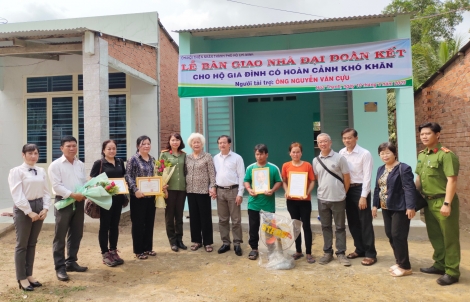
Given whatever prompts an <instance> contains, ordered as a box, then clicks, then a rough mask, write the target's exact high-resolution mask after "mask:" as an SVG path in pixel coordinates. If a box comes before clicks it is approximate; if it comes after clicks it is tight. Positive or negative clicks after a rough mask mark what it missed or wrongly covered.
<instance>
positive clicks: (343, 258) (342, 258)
mask: <svg viewBox="0 0 470 302" xmlns="http://www.w3.org/2000/svg"><path fill="white" fill-rule="evenodd" d="M336 257H337V258H338V261H339V263H340V264H342V265H344V266H351V262H349V260H348V258H346V255H344V254H339V255H336Z"/></svg>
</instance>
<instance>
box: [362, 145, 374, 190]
mask: <svg viewBox="0 0 470 302" xmlns="http://www.w3.org/2000/svg"><path fill="white" fill-rule="evenodd" d="M362 163H363V166H362V171H363V173H364V180H363V181H362V192H361V197H365V198H367V195H369V193H370V181H371V178H372V168H373V165H374V163H373V160H372V155H371V154H370V152H364V158H363V160H362Z"/></svg>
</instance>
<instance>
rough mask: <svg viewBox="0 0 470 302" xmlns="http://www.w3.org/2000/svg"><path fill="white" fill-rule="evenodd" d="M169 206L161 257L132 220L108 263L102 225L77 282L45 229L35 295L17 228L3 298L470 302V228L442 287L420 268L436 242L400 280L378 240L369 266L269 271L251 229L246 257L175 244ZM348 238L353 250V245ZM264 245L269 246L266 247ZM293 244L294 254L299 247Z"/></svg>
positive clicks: (4, 265) (84, 249)
mask: <svg viewBox="0 0 470 302" xmlns="http://www.w3.org/2000/svg"><path fill="white" fill-rule="evenodd" d="M162 212H163V211H162V210H160V209H159V210H157V223H156V225H155V233H154V249H155V251H156V252H157V253H158V255H157V257H155V258H153V257H150V258H149V259H148V260H136V259H134V258H133V254H132V238H131V234H130V221H129V218H125V219H123V221H122V222H121V235H120V237H119V249H120V251H121V253H120V255H121V256H122V258H123V259H124V260H125V261H126V262H125V264H124V265H121V266H119V267H114V268H110V267H106V266H105V265H104V264H102V263H101V255H100V250H99V247H98V239H97V229H96V227H94V228H93V227H87V228H86V231H85V233H84V236H83V240H82V243H81V247H80V252H79V261H78V263H79V264H81V265H86V266H88V267H89V270H88V271H87V272H85V273H69V275H70V281H68V282H60V281H58V280H57V279H56V277H55V272H54V266H53V261H52V238H53V230H52V227H51V226H49V227H45V228H44V229H43V231H42V232H41V235H40V237H39V242H38V245H37V250H36V251H37V255H36V262H35V267H34V269H35V270H34V276H35V277H36V278H37V279H38V280H39V281H41V282H42V283H43V287H41V288H38V289H36V290H35V291H34V292H32V293H24V292H23V291H20V290H19V289H18V287H17V285H16V280H15V279H16V278H15V270H14V262H13V251H14V246H15V233H14V232H10V233H8V234H7V235H5V236H4V237H2V238H0V243H1V244H0V271H1V274H0V284H1V285H0V301H136V302H137V301H213V300H216V301H469V300H470V290H469V285H470V233H469V228H468V227H467V228H462V229H461V245H462V262H461V273H462V276H461V278H460V282H459V283H457V284H455V285H452V286H449V287H442V286H439V285H438V284H437V283H436V278H437V277H438V276H436V275H426V274H422V273H420V272H419V268H420V267H428V266H430V265H432V260H431V256H432V248H431V245H430V243H429V242H428V241H410V256H411V263H412V266H413V270H414V273H413V275H411V276H407V277H402V278H394V277H392V276H390V275H389V273H388V267H389V266H390V265H392V264H394V260H393V259H394V258H393V255H392V250H391V248H390V245H389V243H388V241H387V240H385V239H381V238H378V239H377V241H376V245H377V251H378V262H377V264H375V265H374V266H371V267H365V266H362V265H361V263H360V259H355V260H352V266H350V267H344V266H341V265H339V264H338V262H337V260H336V258H335V260H334V261H333V262H331V263H329V264H328V265H319V264H318V263H315V264H308V263H307V262H306V260H305V257H304V258H301V259H300V260H298V261H296V267H295V268H294V269H292V270H288V271H269V270H266V269H265V268H261V267H259V265H258V262H257V261H250V260H248V259H247V255H248V251H249V248H248V246H247V244H246V242H247V233H246V232H244V241H245V243H244V244H243V245H242V247H243V252H244V254H243V256H242V257H237V256H236V255H235V253H234V252H233V250H232V251H230V252H227V253H225V254H222V255H219V254H217V249H218V248H219V247H220V245H221V241H220V236H219V233H218V232H217V231H215V232H214V241H215V245H214V247H215V249H214V252H212V253H206V252H205V251H204V250H203V249H200V250H198V251H196V252H192V251H190V250H189V249H188V251H180V252H178V253H175V252H172V251H171V250H170V247H169V244H168V241H167V239H166V233H165V226H164V224H163V223H162V221H163V215H162ZM188 228H189V223H187V220H186V219H185V235H184V240H185V243H186V244H187V245H188V246H189V243H190V239H189V230H188ZM322 243H323V239H322V237H321V235H319V234H316V236H315V239H314V243H313V254H314V256H315V257H316V258H319V257H320V256H321V255H322ZM352 249H353V244H352V238H350V237H348V252H352V251H353V250H352ZM262 250H263V249H261V251H262ZM293 251H294V249H293V247H292V248H291V250H290V251H288V253H293Z"/></svg>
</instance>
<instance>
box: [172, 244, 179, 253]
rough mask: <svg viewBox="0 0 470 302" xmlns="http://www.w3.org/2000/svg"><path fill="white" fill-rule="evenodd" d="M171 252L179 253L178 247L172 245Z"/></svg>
mask: <svg viewBox="0 0 470 302" xmlns="http://www.w3.org/2000/svg"><path fill="white" fill-rule="evenodd" d="M171 250H172V251H173V252H177V251H179V249H178V247H177V246H176V245H172V246H171Z"/></svg>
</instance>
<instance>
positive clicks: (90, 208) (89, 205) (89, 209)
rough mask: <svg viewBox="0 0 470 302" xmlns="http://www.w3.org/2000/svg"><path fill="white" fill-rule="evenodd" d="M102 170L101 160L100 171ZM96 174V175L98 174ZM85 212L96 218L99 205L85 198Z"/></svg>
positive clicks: (98, 215) (98, 213)
mask: <svg viewBox="0 0 470 302" xmlns="http://www.w3.org/2000/svg"><path fill="white" fill-rule="evenodd" d="M102 170H103V160H101V166H100V173H99V174H101V171H102ZM99 174H98V175H99ZM85 214H87V215H88V216H90V217H91V218H94V219H98V218H100V207H99V206H98V205H97V204H96V203H94V202H93V201H92V200H90V199H88V198H87V199H85Z"/></svg>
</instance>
